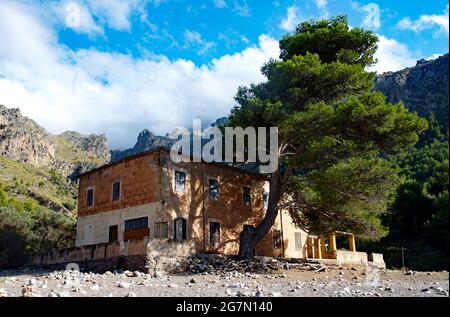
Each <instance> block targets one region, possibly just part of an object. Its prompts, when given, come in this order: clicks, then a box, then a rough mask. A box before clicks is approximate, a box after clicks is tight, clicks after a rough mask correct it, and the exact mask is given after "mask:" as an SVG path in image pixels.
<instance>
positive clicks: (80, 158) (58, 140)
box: [53, 136, 105, 166]
mask: <svg viewBox="0 0 450 317" xmlns="http://www.w3.org/2000/svg"><path fill="white" fill-rule="evenodd" d="M53 140H54V141H55V145H56V149H55V157H56V158H57V159H58V160H61V161H63V162H67V163H89V164H95V165H97V166H100V165H103V164H105V159H104V158H101V157H99V156H93V155H89V153H87V152H86V151H85V150H84V149H82V148H81V147H80V146H79V145H77V144H75V143H73V142H71V141H69V140H67V139H66V138H64V137H61V136H55V137H54V138H53Z"/></svg>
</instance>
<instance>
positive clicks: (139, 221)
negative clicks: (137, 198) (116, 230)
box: [125, 217, 148, 231]
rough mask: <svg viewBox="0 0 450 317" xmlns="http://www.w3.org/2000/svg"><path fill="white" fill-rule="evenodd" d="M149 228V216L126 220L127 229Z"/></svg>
mask: <svg viewBox="0 0 450 317" xmlns="http://www.w3.org/2000/svg"><path fill="white" fill-rule="evenodd" d="M142 228H148V217H142V218H136V219H130V220H125V231H132V230H137V229H142Z"/></svg>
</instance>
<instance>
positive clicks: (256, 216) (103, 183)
mask: <svg viewBox="0 0 450 317" xmlns="http://www.w3.org/2000/svg"><path fill="white" fill-rule="evenodd" d="M268 188H269V184H268V181H267V179H266V178H265V177H264V176H263V175H260V174H256V173H250V172H246V171H243V170H240V169H237V168H233V167H230V166H227V165H223V164H216V163H194V162H191V163H179V164H174V163H173V162H172V161H171V160H170V156H169V153H168V152H167V151H165V150H157V151H151V152H146V153H142V154H139V155H135V156H133V157H130V158H127V159H124V160H122V161H119V162H116V163H114V164H111V165H108V166H105V167H102V168H99V169H97V170H93V171H91V172H88V173H86V174H84V175H82V176H81V177H80V184H79V201H78V223H77V239H76V246H78V247H80V246H86V245H95V244H102V243H109V242H114V241H119V242H120V241H128V240H131V239H139V238H143V237H148V238H149V239H150V240H152V239H163V240H164V239H165V240H169V241H170V240H173V241H183V240H192V241H194V243H195V250H196V252H197V253H219V254H226V255H236V254H237V253H238V251H239V234H240V232H241V231H242V228H243V225H257V224H258V223H259V222H260V221H261V220H262V218H263V216H264V213H265V204H266V201H265V200H266V198H268ZM307 247H308V245H307V234H306V233H305V232H303V231H302V230H300V229H298V228H296V227H294V225H293V224H292V221H291V219H290V217H289V214H288V213H287V212H281V213H280V215H279V216H278V218H277V221H276V223H275V224H274V226H273V228H272V230H271V232H270V233H269V234H268V235H267V236H266V238H265V239H264V240H263V241H261V242H260V243H259V244H258V246H257V248H256V250H255V252H256V255H262V256H284V257H295V258H305V257H307V256H308V254H307V252H308V251H307Z"/></svg>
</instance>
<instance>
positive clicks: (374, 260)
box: [368, 253, 386, 269]
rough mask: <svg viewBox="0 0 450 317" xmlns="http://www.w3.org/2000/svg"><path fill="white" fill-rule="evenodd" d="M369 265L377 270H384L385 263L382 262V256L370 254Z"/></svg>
mask: <svg viewBox="0 0 450 317" xmlns="http://www.w3.org/2000/svg"><path fill="white" fill-rule="evenodd" d="M368 259H369V263H370V264H371V265H372V266H375V267H377V268H379V269H385V268H386V263H385V262H384V258H383V254H381V253H370V254H369V255H368Z"/></svg>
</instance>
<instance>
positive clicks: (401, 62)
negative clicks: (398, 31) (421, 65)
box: [371, 35, 418, 74]
mask: <svg viewBox="0 0 450 317" xmlns="http://www.w3.org/2000/svg"><path fill="white" fill-rule="evenodd" d="M378 37H379V39H380V41H379V43H378V50H377V52H376V53H375V58H377V59H378V63H376V64H375V65H374V66H373V67H372V68H371V70H372V71H377V72H378V73H379V74H381V73H384V72H388V71H398V70H401V69H403V68H406V67H411V66H414V65H415V64H416V61H417V59H418V58H417V56H414V54H413V53H411V52H410V51H409V50H408V47H407V46H406V45H404V44H402V43H400V42H398V41H396V40H394V39H389V38H386V37H384V36H382V35H378Z"/></svg>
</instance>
